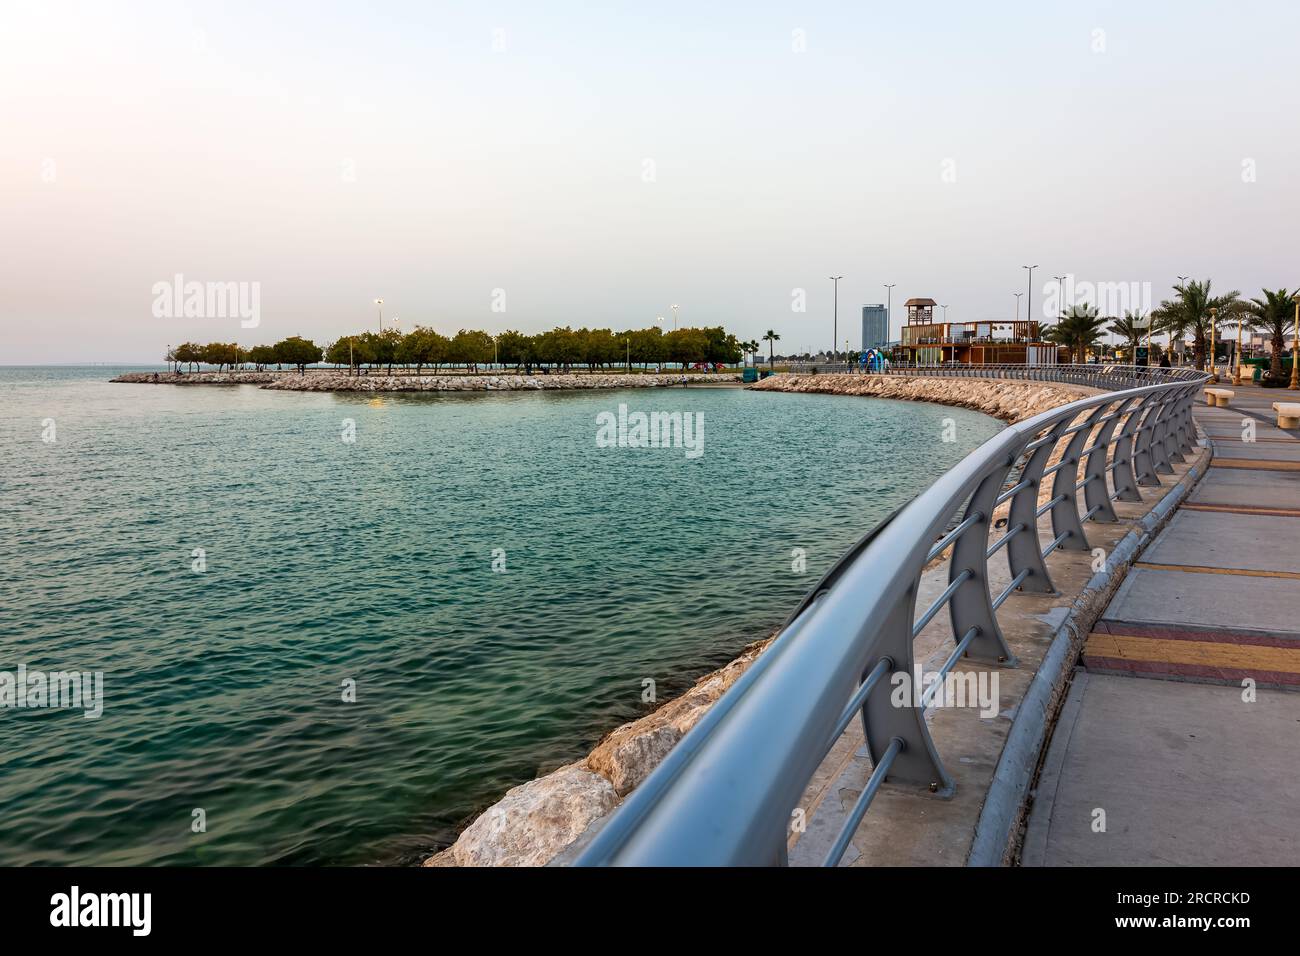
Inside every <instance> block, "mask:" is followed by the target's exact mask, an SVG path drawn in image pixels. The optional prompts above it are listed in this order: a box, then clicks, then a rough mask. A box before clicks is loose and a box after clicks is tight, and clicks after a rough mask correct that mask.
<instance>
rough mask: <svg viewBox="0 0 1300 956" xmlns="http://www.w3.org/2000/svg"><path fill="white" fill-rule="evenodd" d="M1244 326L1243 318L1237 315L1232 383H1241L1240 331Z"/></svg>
mask: <svg viewBox="0 0 1300 956" xmlns="http://www.w3.org/2000/svg"><path fill="white" fill-rule="evenodd" d="M1245 327H1246V321H1245V318H1244V317H1243V316H1241V315H1238V316H1237V354H1236V355H1234V356H1233V362H1232V384H1233V385H1240V384H1241V332H1242V330H1243V329H1244V328H1245Z"/></svg>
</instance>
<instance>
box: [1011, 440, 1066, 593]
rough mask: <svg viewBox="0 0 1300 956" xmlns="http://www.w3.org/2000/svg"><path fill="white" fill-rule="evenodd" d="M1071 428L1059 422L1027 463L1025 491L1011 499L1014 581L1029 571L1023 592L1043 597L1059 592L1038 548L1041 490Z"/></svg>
mask: <svg viewBox="0 0 1300 956" xmlns="http://www.w3.org/2000/svg"><path fill="white" fill-rule="evenodd" d="M1068 425H1069V422H1067V421H1064V420H1062V421H1058V422H1057V423H1056V424H1055V425H1053V426H1052V427H1051V429H1050V430H1049V431H1048V433H1047V435H1046V436H1044V437H1045V438H1046V439H1047V440H1046V441H1044V442H1043V444H1041V445H1039V446H1038V447H1037V448H1035V449H1034V450H1033V452H1031V453H1030V455H1029V460H1028V461H1026V462H1025V465H1024V468H1023V469H1022V470H1021V472H1020V480H1019V481H1018V482H1016V484H1023V485H1024V487H1023V488H1021V489H1020V490H1019V491H1017V492H1016V493H1015V494H1014V495H1012V497H1011V511H1010V514H1009V516H1008V518H1007V534H1014V535H1015V537H1013V538H1011V540H1010V541H1008V542H1007V564H1008V566H1009V567H1010V569H1011V577H1012V578H1013V579H1014V578H1015V577H1016V576H1018V575H1019V574H1020V572H1021V571H1028V574H1027V575H1026V576H1025V578H1024V580H1023V581H1022V582H1021V583H1020V590H1022V591H1034V592H1037V593H1041V594H1052V593H1054V592H1055V591H1056V587H1055V586H1054V585H1053V584H1052V576H1051V575H1050V574H1048V573H1047V563H1046V562H1045V561H1044V560H1043V552H1042V551H1041V550H1040V548H1039V545H1038V486H1039V484H1040V483H1041V482H1042V478H1043V469H1044V468H1045V467H1046V465H1047V459H1048V458H1050V457H1051V454H1052V449H1053V448H1055V447H1056V443H1057V440H1058V439H1060V437H1061V432H1063V431H1065V429H1066V427H1067V426H1068Z"/></svg>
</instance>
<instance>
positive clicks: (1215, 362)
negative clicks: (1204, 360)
mask: <svg viewBox="0 0 1300 956" xmlns="http://www.w3.org/2000/svg"><path fill="white" fill-rule="evenodd" d="M1218 315H1219V310H1218V309H1216V308H1214V307H1211V308H1210V384H1211V385H1218V384H1219V356H1218V355H1217V354H1216V352H1217V350H1216V349H1215V347H1214V333H1215V328H1214V324H1215V321H1216V320H1217V318H1218Z"/></svg>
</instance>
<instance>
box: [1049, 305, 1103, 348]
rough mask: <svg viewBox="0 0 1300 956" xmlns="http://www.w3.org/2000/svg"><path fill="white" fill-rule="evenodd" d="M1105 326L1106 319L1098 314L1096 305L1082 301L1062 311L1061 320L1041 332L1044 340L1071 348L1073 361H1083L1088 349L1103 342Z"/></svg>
mask: <svg viewBox="0 0 1300 956" xmlns="http://www.w3.org/2000/svg"><path fill="white" fill-rule="evenodd" d="M1105 326H1106V320H1105V319H1103V318H1101V317H1100V316H1098V315H1097V309H1096V307H1095V306H1091V305H1088V304H1087V303H1080V304H1078V305H1073V306H1071V307H1070V310H1069V311H1068V312H1062V313H1061V319H1060V321H1059V322H1057V323H1056V325H1053V326H1051V327H1050V328H1048V329H1047V330H1046V331H1044V332H1042V333H1040V334H1041V335H1042V337H1043V341H1044V342H1052V343H1054V344H1056V345H1063V346H1065V347H1066V348H1067V349H1069V350H1070V361H1071V362H1083V361H1085V360H1086V357H1087V354H1088V349H1090V348H1095V347H1097V346H1099V345H1100V344H1101V341H1102V335H1103V330H1104V329H1105Z"/></svg>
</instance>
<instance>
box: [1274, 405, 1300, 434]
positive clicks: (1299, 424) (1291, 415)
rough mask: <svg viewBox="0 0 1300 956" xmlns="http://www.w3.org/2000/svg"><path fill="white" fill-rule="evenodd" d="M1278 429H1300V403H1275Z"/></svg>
mask: <svg viewBox="0 0 1300 956" xmlns="http://www.w3.org/2000/svg"><path fill="white" fill-rule="evenodd" d="M1273 411H1275V412H1277V427H1278V428H1286V429H1290V428H1300V402H1274V403H1273Z"/></svg>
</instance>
